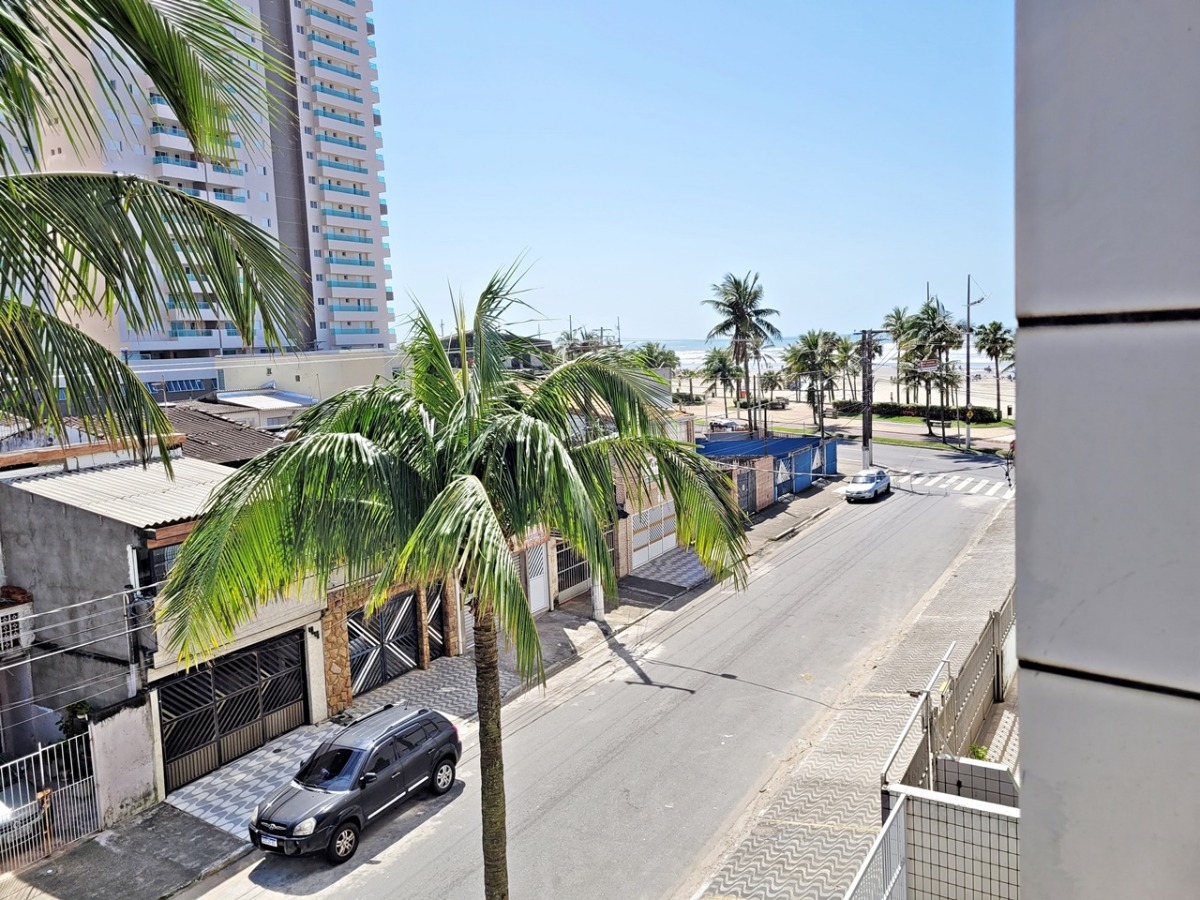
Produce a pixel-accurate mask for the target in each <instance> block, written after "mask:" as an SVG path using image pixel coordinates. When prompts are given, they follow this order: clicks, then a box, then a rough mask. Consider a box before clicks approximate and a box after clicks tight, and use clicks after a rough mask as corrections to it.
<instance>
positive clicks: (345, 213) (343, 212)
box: [321, 209, 371, 222]
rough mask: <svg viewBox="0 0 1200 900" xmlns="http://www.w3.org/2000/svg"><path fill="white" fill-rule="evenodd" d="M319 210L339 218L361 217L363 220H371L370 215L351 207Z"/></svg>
mask: <svg viewBox="0 0 1200 900" xmlns="http://www.w3.org/2000/svg"><path fill="white" fill-rule="evenodd" d="M321 212H322V213H324V214H325V215H327V216H336V217H337V218H339V219H362V220H363V221H365V222H370V221H371V217H370V216H369V215H367V214H366V213H360V212H355V211H354V210H352V209H323V210H321Z"/></svg>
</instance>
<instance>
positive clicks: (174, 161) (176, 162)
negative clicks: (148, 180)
mask: <svg viewBox="0 0 1200 900" xmlns="http://www.w3.org/2000/svg"><path fill="white" fill-rule="evenodd" d="M154 164H155V165H158V166H183V167H184V168H185V169H198V168H200V164H199V163H198V162H196V161H195V160H194V159H179V158H177V157H174V156H164V155H162V154H161V153H156V154H155V155H154Z"/></svg>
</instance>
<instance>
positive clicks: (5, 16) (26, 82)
mask: <svg viewBox="0 0 1200 900" xmlns="http://www.w3.org/2000/svg"><path fill="white" fill-rule="evenodd" d="M251 39H252V40H251ZM269 45H270V39H269V38H268V37H267V35H266V34H265V32H264V31H263V29H262V27H261V25H260V23H259V22H258V20H257V19H256V18H254V17H253V16H251V15H250V13H249V12H247V10H246V9H245V8H244V7H243V6H242V5H240V4H239V3H236V2H234V0H51V2H46V0H3V2H0V117H2V118H3V119H4V121H5V123H6V124H7V125H8V126H9V128H10V129H11V130H12V132H13V133H14V134H15V135H17V137H18V138H19V140H18V141H17V142H16V144H15V146H10V145H8V144H7V143H5V144H0V146H3V147H4V149H3V151H2V152H0V171H7V172H12V171H15V170H16V169H17V168H18V166H19V161H22V160H23V161H24V162H25V163H27V164H32V165H35V166H36V165H37V161H38V159H39V158H40V155H41V154H40V149H41V137H42V133H43V131H44V130H45V129H46V128H48V127H55V128H61V129H63V131H64V133H65V135H66V137H67V140H68V142H69V143H70V144H71V145H73V146H75V147H76V148H81V147H84V146H88V145H96V144H97V143H98V142H99V141H100V140H101V139H102V138H103V137H104V136H105V133H104V126H103V125H102V118H101V115H100V110H98V108H97V99H96V98H94V97H93V95H92V94H91V93H90V87H89V85H88V84H87V81H92V82H94V83H95V84H96V85H97V86H98V87H99V88H100V90H101V93H102V96H101V98H100V99H99V102H100V103H101V104H102V105H107V106H111V107H113V108H114V109H116V110H117V111H118V112H120V113H123V114H124V116H123V117H125V116H128V114H130V113H134V112H137V111H138V107H140V105H141V104H142V103H143V102H145V99H146V98H145V96H144V95H143V94H142V91H141V88H139V87H136V84H137V80H138V75H139V74H141V75H143V76H145V77H146V78H147V79H148V80H149V81H150V82H151V83H152V84H153V85H154V90H156V91H157V92H158V93H159V94H160V95H162V96H163V97H164V99H165V100H166V101H167V102H168V103H169V104H170V105H171V107H172V108H173V109H174V111H175V114H176V116H177V117H178V119H179V121H180V124H181V125H182V126H183V128H184V130H185V131H186V132H187V133H188V137H189V139H190V140H191V142H192V144H193V146H194V147H195V149H196V152H197V153H199V154H200V155H201V156H203V157H206V158H215V159H225V158H228V157H230V156H231V155H232V147H233V144H232V135H233V133H235V132H236V133H240V134H241V135H243V136H247V137H253V136H256V135H259V134H261V133H262V132H263V130H264V129H263V126H262V125H260V124H259V123H258V120H256V119H255V117H254V114H255V112H256V111H257V112H263V111H271V112H276V111H278V109H279V103H278V100H276V99H275V98H274V95H273V94H272V92H271V90H269V88H268V85H272V86H275V87H278V86H279V85H280V84H282V83H283V81H282V79H281V78H280V77H279V76H280V74H281V69H280V67H279V65H278V63H277V62H276V61H275V60H274V59H273V58H272V57H271V56H270V54H269V53H268V48H269ZM264 73H265V78H264ZM110 79H113V80H115V81H116V82H118V83H119V84H121V85H122V86H123V85H125V84H129V85H130V86H131V87H130V89H129V90H125V89H124V88H123V87H122V88H121V89H114V88H111V87H109V81H110Z"/></svg>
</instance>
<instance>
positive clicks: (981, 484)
mask: <svg viewBox="0 0 1200 900" xmlns="http://www.w3.org/2000/svg"><path fill="white" fill-rule="evenodd" d="M985 487H987V482H986V481H984V480H983V479H982V478H980V479H979V484H977V485H975V487H973V488H971V493H972V494H978V493H979V492H980V491H982V490H983V489H984V488H985Z"/></svg>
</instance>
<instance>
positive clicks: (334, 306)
mask: <svg viewBox="0 0 1200 900" xmlns="http://www.w3.org/2000/svg"><path fill="white" fill-rule="evenodd" d="M329 308H330V309H331V310H333V312H354V313H359V312H361V313H373V312H379V307H378V306H360V305H347V304H345V303H331V304H330V305H329Z"/></svg>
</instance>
